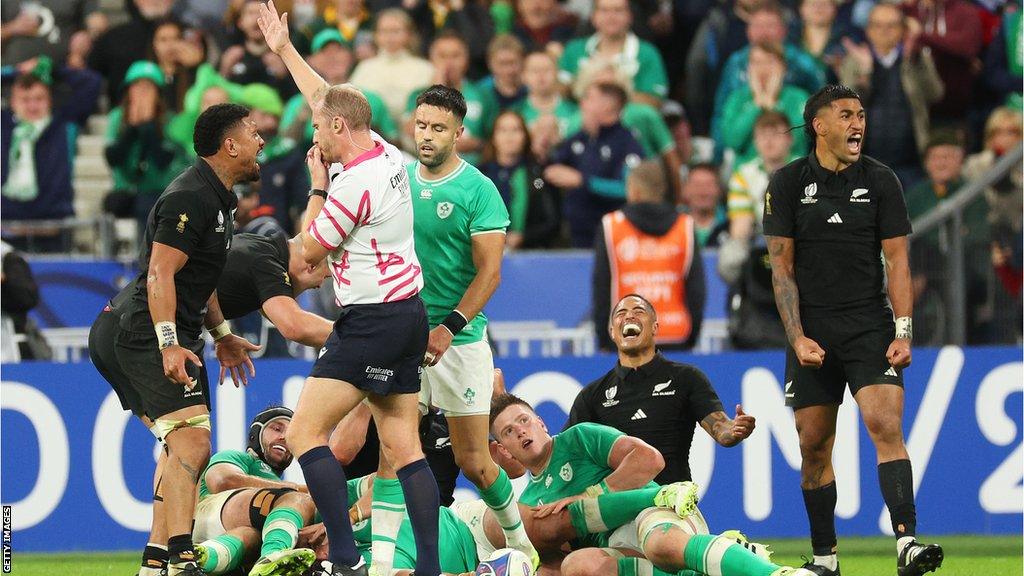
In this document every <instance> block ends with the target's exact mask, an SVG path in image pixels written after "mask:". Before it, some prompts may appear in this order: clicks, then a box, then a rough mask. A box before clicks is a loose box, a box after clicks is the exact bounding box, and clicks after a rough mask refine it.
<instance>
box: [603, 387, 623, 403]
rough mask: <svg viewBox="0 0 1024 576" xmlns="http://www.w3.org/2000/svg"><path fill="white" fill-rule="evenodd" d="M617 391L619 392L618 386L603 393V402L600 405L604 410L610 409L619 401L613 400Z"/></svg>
mask: <svg viewBox="0 0 1024 576" xmlns="http://www.w3.org/2000/svg"><path fill="white" fill-rule="evenodd" d="M618 391H619V387H618V386H612V387H611V388H609V389H607V390H605V391H604V398H605V400H604V403H603V404H602V405H603V406H604V407H605V408H610V407H612V406H615V405H616V404H618V403H619V401H618V400H616V399H615V394H616V393H617V392H618Z"/></svg>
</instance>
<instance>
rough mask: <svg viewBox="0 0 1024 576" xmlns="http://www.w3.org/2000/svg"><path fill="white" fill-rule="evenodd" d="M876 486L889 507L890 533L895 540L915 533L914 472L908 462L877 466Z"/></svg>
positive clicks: (884, 463) (885, 463)
mask: <svg viewBox="0 0 1024 576" xmlns="http://www.w3.org/2000/svg"><path fill="white" fill-rule="evenodd" d="M878 485H879V486H880V487H881V488H882V499H883V500H885V505H886V506H888V507H889V519H890V520H891V521H892V531H893V532H894V533H895V534H896V537H897V538H903V537H904V536H914V535H915V534H916V533H917V508H916V507H915V506H914V471H913V470H912V469H911V466H910V460H893V461H892V462H883V463H881V464H879V465H878Z"/></svg>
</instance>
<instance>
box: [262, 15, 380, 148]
mask: <svg viewBox="0 0 1024 576" xmlns="http://www.w3.org/2000/svg"><path fill="white" fill-rule="evenodd" d="M310 49H311V50H312V54H310V55H309V56H308V57H307V58H306V61H307V62H309V65H310V66H312V67H313V69H314V70H316V71H317V72H318V73H319V74H320V75H321V76H322V77H323V78H324V80H326V81H327V83H328V84H332V85H334V84H344V83H346V82H348V81H349V80H348V75H349V72H350V71H351V70H352V64H353V61H354V58H353V53H352V49H351V46H350V45H349V43H348V42H346V41H345V39H344V37H342V35H341V33H340V32H338V31H337V30H334V29H332V28H327V29H324V30H321V31H320V32H319V33H318V34H317V35H316V36H315V37H314V38H313V42H312V44H310ZM359 90H360V91H361V92H362V93H363V95H364V96H366V101H367V102H369V104H370V114H371V118H372V119H371V120H370V127H371V128H372V129H373V130H374V131H376V132H377V133H378V134H380V135H381V136H383V137H384V138H385V139H386V140H388V141H389V142H397V141H398V126H396V125H395V122H394V120H392V119H391V115H390V114H388V110H387V106H386V105H385V104H384V99H383V98H381V97H380V95H378V94H377V93H376V92H374V91H372V90H368V89H366V88H363V87H362V86H360V87H359ZM281 132H282V133H283V134H286V135H287V136H288V137H290V138H292V139H294V140H296V141H297V142H298V143H299V147H300V148H302V149H304V150H305V149H308V148H309V147H310V146H312V145H313V113H312V111H311V110H310V109H309V105H308V104H306V100H305V98H303V96H302V94H296V95H295V96H292V97H291V99H289V100H288V102H287V103H286V104H285V106H284V113H283V114H282V116H281Z"/></svg>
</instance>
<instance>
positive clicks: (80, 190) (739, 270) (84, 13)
mask: <svg viewBox="0 0 1024 576" xmlns="http://www.w3.org/2000/svg"><path fill="white" fill-rule="evenodd" d="M277 6H278V8H279V10H282V11H287V12H288V23H289V25H290V27H291V29H292V38H293V41H294V43H295V44H296V46H297V47H298V49H299V50H300V52H302V53H303V54H304V55H305V56H306V58H307V59H308V61H309V63H310V64H311V65H312V66H313V67H314V68H315V69H316V70H317V71H319V72H320V74H321V75H323V76H324V77H325V78H326V79H327V80H328V81H329V82H332V83H342V82H351V83H353V84H355V85H356V86H358V87H359V88H360V89H362V90H363V91H364V92H365V94H366V96H367V98H368V99H369V101H370V104H371V106H372V109H373V128H374V129H375V130H376V131H377V133H379V134H380V135H381V136H382V137H383V138H386V139H388V140H389V141H391V142H393V143H395V144H396V145H398V146H399V147H400V148H403V149H404V150H408V151H412V150H413V143H412V126H413V123H412V112H413V108H414V103H415V99H416V96H417V95H418V93H419V91H421V90H422V89H424V88H426V87H427V86H429V85H431V84H434V83H441V84H446V85H449V86H453V87H456V88H458V89H459V90H461V91H462V92H463V94H465V96H466V100H467V102H468V114H467V116H466V119H465V128H466V131H465V134H464V136H463V137H462V139H461V140H460V143H459V151H460V154H461V155H462V156H463V157H464V158H465V159H466V160H467V161H469V162H471V163H473V164H475V165H476V166H477V167H479V168H480V169H481V170H482V171H483V172H484V173H485V174H486V175H488V176H489V177H490V178H491V179H492V180H493V181H494V182H495V184H496V185H497V187H498V190H499V191H500V192H501V195H502V197H503V199H504V200H505V202H506V205H507V206H508V208H509V213H510V215H511V227H510V230H509V234H508V237H507V238H508V239H507V243H508V249H509V250H510V251H519V250H527V249H529V250H547V249H558V248H575V249H583V250H594V249H595V245H596V248H597V252H598V257H599V259H601V258H607V257H608V250H607V245H606V244H607V242H608V239H607V238H605V235H604V234H603V233H601V231H600V222H601V218H602V216H603V215H605V214H606V213H609V212H612V211H614V210H617V209H620V208H622V207H623V206H624V205H626V204H627V199H628V201H629V206H627V209H626V210H625V213H626V216H627V217H628V218H629V219H630V220H631V221H632V222H633V224H634V225H635V226H636V227H637V228H639V229H641V230H643V231H644V232H645V233H648V234H654V235H664V234H667V233H669V232H670V230H669V229H670V228H671V224H672V219H671V218H669V219H668V220H667V221H666V220H665V214H666V213H672V214H674V213H679V212H682V213H686V214H688V215H689V216H690V217H691V219H692V221H693V224H694V230H695V234H694V236H695V241H696V245H697V246H698V247H699V248H698V249H699V250H701V251H707V250H713V251H717V256H718V258H717V260H716V262H717V265H716V266H715V268H704V267H699V266H698V267H691V268H690V269H689V270H688V271H687V273H688V274H690V275H701V276H700V277H698V278H689V279H687V282H686V283H687V286H688V287H689V297H692V296H693V295H694V294H697V293H699V291H700V290H702V289H703V288H702V286H703V283H704V277H705V276H710V275H718V276H719V277H720V278H721V281H723V282H724V283H725V284H726V285H727V286H728V289H729V294H730V298H729V306H730V318H729V322H730V329H729V330H730V335H731V337H732V338H731V339H732V345H733V346H736V347H740V348H759V347H769V346H782V345H784V344H785V341H784V336H783V335H782V331H781V326H779V325H778V321H777V314H776V312H775V305H774V301H773V298H772V290H771V279H770V271H769V270H768V269H767V258H766V254H765V250H764V241H763V238H762V236H761V232H760V220H761V212H762V209H763V202H764V192H765V187H766V186H767V182H768V178H769V176H770V175H771V173H772V172H773V171H774V170H775V169H777V168H779V167H780V166H782V165H784V164H786V163H787V162H789V161H790V160H792V159H794V158H796V157H798V156H800V155H803V154H806V153H807V152H808V145H809V144H810V143H809V142H808V141H807V138H806V136H805V134H804V131H803V129H802V128H801V124H802V119H801V114H802V110H803V105H804V102H805V100H806V99H807V97H808V95H809V94H810V93H813V92H814V91H816V90H817V89H819V88H820V87H822V86H823V85H825V84H826V83H833V82H840V83H843V84H847V85H849V86H851V87H853V88H855V89H856V90H857V91H858V92H859V93H860V94H861V96H862V98H863V102H864V105H865V108H866V110H867V117H868V128H867V131H866V140H865V145H864V149H865V152H866V153H867V154H869V155H871V156H873V157H875V158H877V159H878V160H880V161H882V162H884V163H885V164H887V165H889V166H890V167H892V168H893V169H894V170H895V172H896V173H897V174H898V175H899V177H900V179H901V181H902V183H903V187H904V193H905V196H906V201H907V205H908V208H909V210H910V215H911V218H912V219H915V220H916V219H919V218H922V217H926V216H927V215H928V214H930V213H934V212H937V211H940V210H941V209H942V207H943V205H945V204H947V203H953V202H954V201H955V200H957V197H958V194H959V193H960V192H964V191H966V192H965V194H961V196H963V197H962V198H959V200H958V201H957V206H956V207H955V209H954V208H952V207H951V208H948V209H947V210H946V212H948V217H943V218H941V219H936V222H937V223H933V225H931V226H930V227H927V228H926V229H924V230H923V231H921V232H920V233H919V234H917V236H915V238H914V242H913V245H912V255H913V258H914V260H913V263H912V267H913V270H914V275H915V279H914V287H915V293H916V296H917V302H918V303H917V305H916V308H917V310H916V311H915V320H917V322H918V326H919V327H918V330H917V331H916V332H917V334H918V335H921V337H920V338H919V341H922V340H923V342H922V343H925V344H929V343H930V344H936V343H940V342H943V341H946V340H949V338H950V336H949V334H948V333H944V332H943V331H942V330H937V329H936V330H929V329H928V328H926V327H928V326H945V325H947V324H948V318H944V316H948V315H949V310H950V308H949V306H947V305H945V304H944V299H948V298H951V297H954V298H958V299H959V300H960V301H962V312H963V320H962V321H963V323H964V324H965V326H964V330H963V333H965V334H966V335H967V341H968V343H978V344H980V343H993V342H1014V341H1018V340H1019V338H1020V335H1019V327H1020V292H1021V268H1022V257H1021V244H1022V240H1021V227H1022V211H1024V206H1022V178H1021V169H1020V165H1019V163H1016V165H1014V166H1013V167H1012V168H1011V169H1009V170H997V172H998V173H994V172H993V167H997V168H998V166H997V165H998V163H999V161H1000V159H1002V158H1004V157H1005V156H1007V155H1009V154H1011V153H1014V152H1019V147H1020V143H1021V140H1022V120H1021V88H1022V61H1024V34H1022V20H1021V5H1020V1H1019V0H1012V1H1009V2H1002V1H999V0H975V1H969V0H905V1H903V2H879V1H875V0H784V1H776V0H593V1H591V0H279V1H278V2H277ZM257 15H258V1H257V0H21V1H17V0H10V1H6V2H4V3H3V5H2V7H0V19H2V27H0V32H2V36H0V41H2V63H3V70H2V79H3V82H4V88H5V89H4V92H3V93H4V106H3V116H2V134H0V137H2V145H3V154H4V161H3V162H0V164H2V187H0V191H2V204H0V216H2V218H3V225H2V232H3V239H4V242H5V243H6V244H5V246H6V248H5V254H6V253H7V250H8V249H9V248H13V249H16V250H18V251H20V252H28V253H39V252H58V253H70V252H83V251H84V252H89V253H93V254H99V253H100V252H101V251H105V252H108V253H107V254H105V255H107V256H109V255H111V254H117V253H123V254H135V253H136V251H137V228H136V227H137V226H138V225H139V222H144V220H145V217H146V214H147V213H148V211H149V209H150V208H151V207H152V205H153V203H154V202H155V200H156V198H157V196H158V195H159V194H160V193H161V192H162V191H163V189H164V187H165V186H166V185H167V184H168V183H169V182H170V181H171V180H172V179H173V178H174V177H175V176H177V174H179V173H180V172H181V170H182V169H183V168H184V167H185V166H187V165H188V164H189V163H191V162H192V161H193V160H194V159H195V151H194V150H193V149H192V128H193V126H194V123H195V120H196V118H197V117H198V115H199V113H200V112H201V111H202V110H204V109H205V108H206V107H208V106H210V105H212V104H215V103H219V102H228V101H231V102H237V103H241V104H245V105H247V106H249V107H251V108H252V109H253V114H254V117H255V119H256V122H257V123H258V125H259V129H260V132H261V133H262V135H263V137H264V139H265V140H266V142H267V145H266V148H265V149H264V150H263V152H262V153H261V156H260V161H261V164H262V178H261V181H260V182H259V183H258V184H254V185H251V186H246V187H243V188H240V189H238V190H236V192H237V194H238V196H239V199H240V201H239V208H238V211H237V213H236V219H237V223H238V225H239V227H240V229H241V231H247V232H256V233H261V234H271V233H285V234H294V233H295V232H296V229H295V228H296V224H297V222H298V221H299V218H300V211H301V210H302V209H303V208H304V207H305V204H306V193H307V191H308V188H309V178H308V174H307V171H306V168H305V164H304V156H305V153H306V150H307V149H308V148H309V147H310V145H311V139H312V126H311V121H310V116H311V113H310V110H309V108H308V107H307V105H306V104H305V102H304V101H303V99H302V97H301V95H299V94H298V93H297V89H296V87H295V85H294V84H293V83H292V81H291V79H290V77H289V75H288V72H287V70H286V69H285V67H284V65H283V63H282V61H281V60H280V58H278V57H277V56H276V55H275V54H273V53H272V52H271V51H270V50H269V49H268V48H267V46H266V44H265V43H264V40H263V37H262V35H261V33H260V31H259V28H258V26H257V23H256V19H257ZM411 159H413V157H412V156H410V160H411ZM651 162H653V163H655V164H656V165H658V166H660V170H657V171H655V172H660V174H652V173H651V171H650V170H645V171H643V176H644V178H643V182H640V183H639V184H642V186H638V187H637V188H643V190H642V191H641V192H635V193H630V194H627V185H626V183H627V177H628V174H629V172H630V171H631V170H632V169H634V168H636V167H638V166H639V165H640V164H641V163H644V164H645V165H648V166H649V165H650V164H651ZM982 179H984V180H982ZM972 183H973V184H974V185H973V186H972ZM979 183H983V184H984V185H981V184H979ZM973 189H977V190H973ZM627 197H628V198H627ZM968 200H969V201H968ZM630 208H631V209H630ZM101 219H102V220H103V221H107V222H114V228H113V231H112V236H111V238H112V240H111V241H110V243H109V245H108V246H107V247H106V248H103V247H101V246H100V243H99V240H98V238H99V236H97V235H89V234H82V233H80V231H76V230H75V229H74V226H75V225H78V224H81V223H83V222H86V223H90V222H95V221H98V220H101ZM939 220H941V221H939ZM666 222H667V224H666ZM951 236H955V238H953V239H951ZM108 240H110V239H109V238H108ZM954 240H955V241H954ZM111 246H112V248H111ZM950 246H954V248H953V249H951V248H950ZM951 257H952V258H956V259H957V262H958V263H957V264H956V269H957V272H956V273H957V274H959V275H960V276H959V279H958V281H957V282H959V284H958V283H957V282H952V283H951V282H949V281H948V279H949V277H950V274H951V273H952V272H951V266H950V260H949V259H950V258H951ZM5 262H6V258H5ZM961 262H962V263H961ZM595 269H605V270H606V269H607V265H605V266H603V267H602V265H601V264H600V263H596V265H595ZM599 282H606V280H605V279H604V278H600V279H598V278H596V277H595V298H597V295H596V293H597V292H598V290H597V288H598V287H597V286H596V284H597V283H599ZM6 284H7V280H6V276H5V288H4V289H5V294H6V290H7V286H6ZM698 284H699V285H700V286H697V285H698ZM951 286H952V288H951ZM950 290H953V294H954V295H951V292H950ZM605 294H607V291H606V290H605ZM692 300H693V298H688V305H693V306H701V305H703V302H702V301H701V302H697V303H695V304H694V303H693V302H692ZM4 301H5V304H6V303H7V301H8V298H6V297H5V298H4ZM12 302H13V300H12ZM597 304H598V305H599V304H600V303H597ZM598 305H595V310H599V309H601V308H600V307H599V306H598ZM954 309H955V308H954ZM691 312H693V311H691ZM696 312H697V316H698V317H699V311H696ZM595 324H597V325H600V323H599V322H595ZM922 324H923V326H922ZM694 328H695V331H697V332H699V320H698V321H697V322H695V326H694ZM598 332H599V333H600V332H601V330H598ZM929 338H931V339H932V341H929V340H928V339H929ZM691 344H692V342H691Z"/></svg>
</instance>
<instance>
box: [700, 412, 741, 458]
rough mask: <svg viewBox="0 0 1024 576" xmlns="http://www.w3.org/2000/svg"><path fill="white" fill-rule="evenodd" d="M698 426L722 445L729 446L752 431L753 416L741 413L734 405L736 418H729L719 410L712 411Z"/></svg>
mask: <svg viewBox="0 0 1024 576" xmlns="http://www.w3.org/2000/svg"><path fill="white" fill-rule="evenodd" d="M700 427H701V428H703V429H704V431H705V432H707V433H708V435H709V436H711V437H712V438H714V439H715V442H718V443H719V444H721V445H722V446H725V447H726V448H729V447H731V446H735V445H737V444H739V443H740V442H742V441H743V440H744V439H745V438H746V437H747V436H750V433H751V432H753V431H754V417H753V416H750V415H748V414H744V413H743V408H742V407H741V406H740V405H738V404H737V405H736V418H732V419H730V418H729V417H728V416H726V415H725V412H722V411H721V410H719V411H717V412H712V413H711V414H708V415H707V416H705V417H704V419H703V420H701V421H700Z"/></svg>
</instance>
